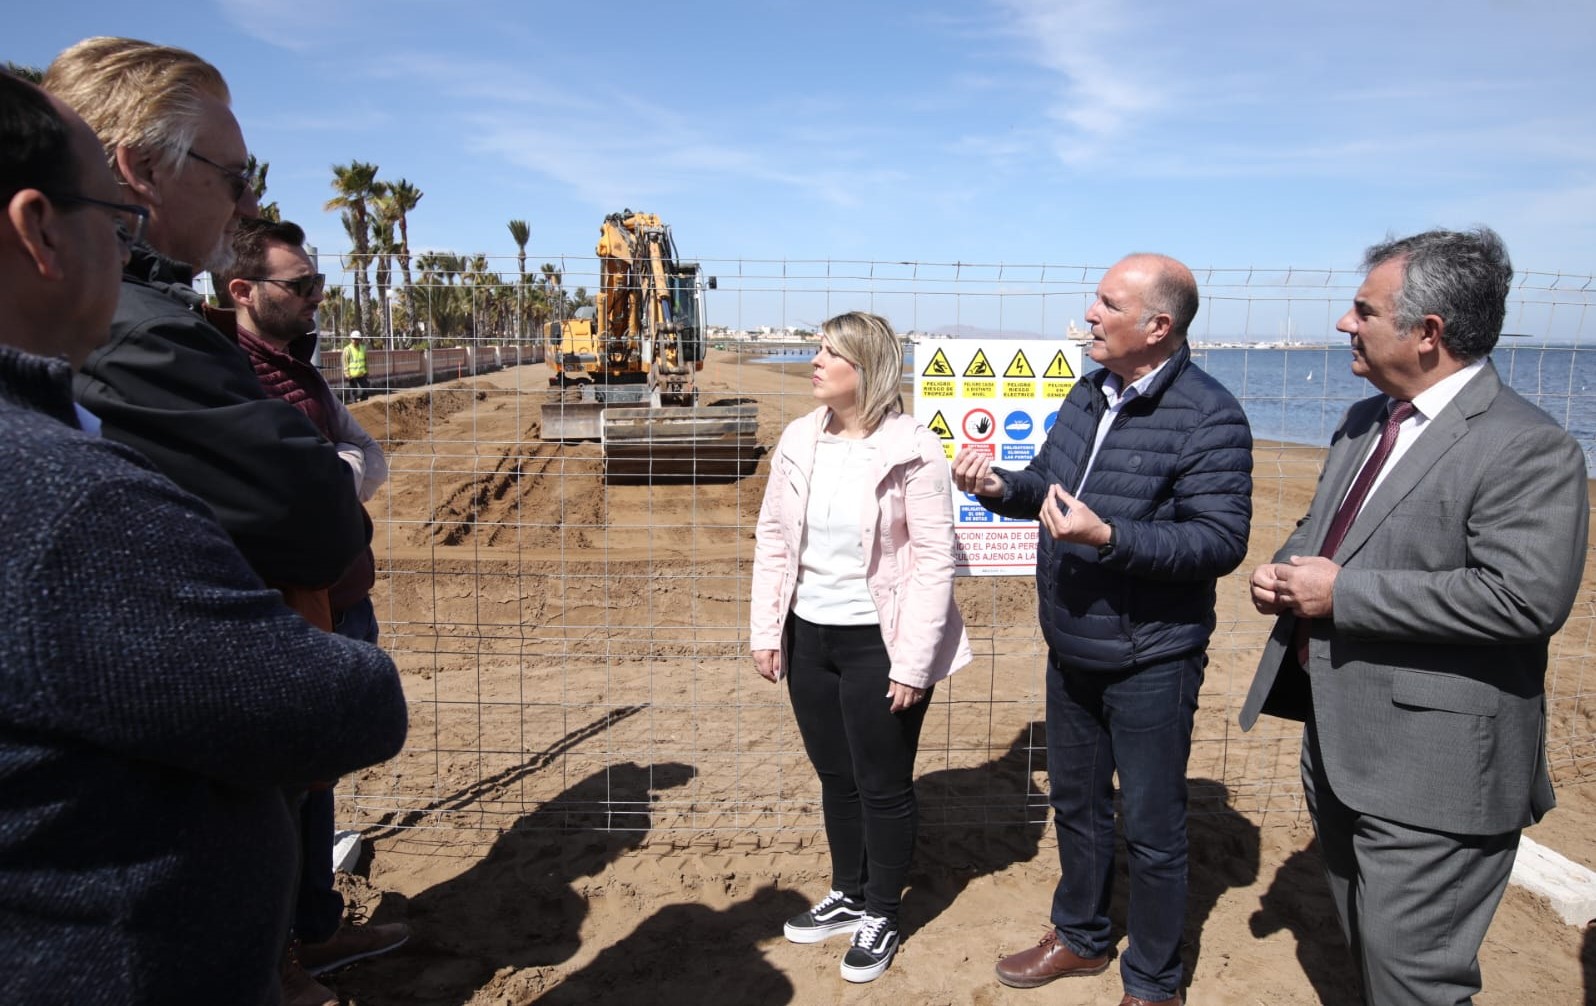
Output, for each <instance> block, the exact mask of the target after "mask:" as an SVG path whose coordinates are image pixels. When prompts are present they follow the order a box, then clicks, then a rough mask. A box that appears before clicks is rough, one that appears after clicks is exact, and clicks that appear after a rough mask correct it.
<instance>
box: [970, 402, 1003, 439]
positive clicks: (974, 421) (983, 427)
mask: <svg viewBox="0 0 1596 1006" xmlns="http://www.w3.org/2000/svg"><path fill="white" fill-rule="evenodd" d="M996 432H997V420H996V419H993V418H992V413H990V412H988V411H986V410H985V409H971V410H970V411H969V412H966V413H965V414H964V435H965V436H966V437H969V438H970V439H971V440H976V441H980V440H990V439H992V434H994V433H996Z"/></svg>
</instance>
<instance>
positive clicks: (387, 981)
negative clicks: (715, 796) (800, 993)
mask: <svg viewBox="0 0 1596 1006" xmlns="http://www.w3.org/2000/svg"><path fill="white" fill-rule="evenodd" d="M693 776H694V770H693V768H692V767H691V766H689V765H683V764H679V763H675V762H666V763H662V764H657V765H638V764H636V763H633V762H625V763H620V764H615V765H610V766H608V767H606V768H603V769H600V770H598V771H597V772H594V773H593V774H592V775H590V776H588V777H587V778H585V779H583V780H581V781H580V782H578V783H576V784H575V785H573V786H571V787H570V788H569V789H567V790H565V792H563V793H561V794H560V795H559V796H557V797H555V798H554V799H552V800H550V801H548V802H547V803H545V804H544V805H543V806H542V807H540V808H539V809H538V810H537V811H535V812H533V813H531V814H528V815H526V816H525V817H523V818H521V819H520V820H518V821H517V822H516V823H515V825H513V826H512V827H511V828H510V829H508V830H507V831H506V832H505V833H504V834H503V835H501V836H500V837H499V839H498V840H497V841H496V842H495V843H494V845H493V848H492V849H491V850H489V852H488V854H487V856H486V857H484V858H483V859H482V860H481V861H480V862H478V863H476V864H475V865H473V866H472V867H471V868H470V869H468V870H466V871H465V872H464V873H461V874H460V875H459V876H457V877H454V878H452V879H450V880H446V881H443V882H442V883H439V884H437V885H435V886H433V887H431V888H428V889H427V890H425V891H422V892H421V893H420V894H417V895H416V896H415V897H413V898H409V899H406V898H404V897H402V896H400V895H396V894H389V895H387V896H386V897H384V899H383V902H382V906H381V909H380V910H379V911H378V912H377V914H376V915H375V917H374V918H373V921H374V922H391V921H400V920H402V921H406V922H408V923H409V924H410V925H411V927H412V928H413V929H414V931H415V935H414V936H413V937H412V939H411V941H410V943H409V944H408V945H407V946H406V947H405V948H404V950H403V951H402V952H400V953H396V954H392V955H389V956H385V957H380V958H376V959H375V960H372V961H369V962H367V963H366V964H365V965H364V966H363V967H360V968H358V969H356V970H354V971H351V972H349V973H348V975H347V977H345V976H342V975H340V976H338V977H337V980H336V986H337V988H338V990H339V991H340V992H342V993H344V994H346V995H347V994H353V995H354V996H355V998H356V1001H358V1002H360V1003H362V1004H372V1006H376V1004H381V1003H405V1004H418V1006H421V1004H424V1006H458V1004H461V1003H465V1002H468V1001H470V1000H471V999H472V998H473V997H474V996H475V995H476V994H477V993H478V992H479V991H480V990H482V989H483V988H484V987H485V986H487V985H488V984H489V983H490V982H491V981H492V980H493V979H494V976H495V975H496V974H499V973H500V972H501V971H504V970H505V969H509V971H511V972H515V971H523V970H525V969H529V968H540V967H547V966H551V965H555V964H560V963H562V962H564V961H566V960H569V959H570V958H571V956H572V955H574V954H575V953H576V952H577V950H578V949H579V948H580V946H581V939H580V933H581V928H582V923H583V921H584V920H585V919H586V918H587V913H588V903H587V899H586V898H585V897H584V893H585V892H584V888H585V883H584V881H585V880H586V878H590V877H594V876H597V875H598V874H600V873H602V872H603V871H604V870H605V869H606V868H607V867H608V866H609V865H610V864H611V863H613V862H615V861H616V860H617V859H619V858H620V857H621V856H622V855H624V854H626V853H627V852H630V851H632V850H634V849H636V848H637V847H639V846H640V845H642V843H643V840H644V839H645V838H646V837H647V835H648V831H649V829H650V827H651V826H652V824H651V816H650V813H649V806H650V804H651V802H652V801H653V800H654V799H655V797H654V795H653V794H654V793H655V792H657V791H660V790H665V789H671V788H674V787H677V786H682V785H685V784H686V783H687V782H689V781H690V780H691V779H692V778H693ZM761 963H763V961H762V960H761Z"/></svg>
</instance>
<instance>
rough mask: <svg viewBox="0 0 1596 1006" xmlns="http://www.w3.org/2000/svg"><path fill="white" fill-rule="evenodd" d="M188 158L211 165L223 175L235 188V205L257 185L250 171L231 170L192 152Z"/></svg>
mask: <svg viewBox="0 0 1596 1006" xmlns="http://www.w3.org/2000/svg"><path fill="white" fill-rule="evenodd" d="M188 156H190V157H192V158H194V160H196V161H199V162H200V163H201V164H209V165H210V166H211V167H213V168H215V169H216V170H217V171H220V172H221V173H222V177H223V178H226V179H227V181H228V183H229V184H230V185H232V186H233V202H235V203H236V202H238V201H239V200H240V199H242V198H244V193H246V192H248V191H249V190H250V187H251V186H253V185H254V184H255V176H254V175H253V174H252V173H250V172H249V171H241V170H238V169H236V168H229V167H226V166H225V165H221V164H217V163H216V162H215V161H213V160H211V159H210V158H209V157H206V156H205V155H204V154H196V153H195V152H194V151H192V150H190V151H189V152H188Z"/></svg>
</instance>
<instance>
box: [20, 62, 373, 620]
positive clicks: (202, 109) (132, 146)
mask: <svg viewBox="0 0 1596 1006" xmlns="http://www.w3.org/2000/svg"><path fill="white" fill-rule="evenodd" d="M44 87H45V90H46V91H49V92H50V93H52V94H54V95H56V96H57V97H59V98H61V99H62V100H63V101H65V102H66V103H67V104H68V105H70V106H72V107H73V108H74V109H75V110H76V111H77V112H78V114H80V115H82V116H83V117H84V119H85V120H86V121H87V122H88V123H89V125H90V126H91V127H93V129H94V131H95V133H96V134H97V135H98V137H99V140H100V143H101V145H102V146H104V148H105V151H106V154H107V156H108V157H109V158H110V160H111V162H112V165H113V167H114V169H115V171H116V173H117V176H118V179H119V180H120V181H121V183H122V185H123V191H124V192H125V193H126V196H127V198H128V199H129V200H130V201H132V202H134V203H137V204H139V205H141V206H144V207H145V208H146V209H147V210H148V211H149V228H148V232H147V237H146V240H145V241H144V242H142V243H140V244H139V245H137V246H135V247H134V249H133V256H132V260H131V261H130V262H129V263H128V266H127V268H126V270H125V271H124V273H123V277H122V294H121V299H120V301H119V302H118V304H117V310H116V316H115V317H114V318H113V319H112V323H111V337H110V340H109V342H107V344H106V345H105V347H104V348H102V349H100V350H99V351H97V352H95V353H94V354H93V355H92V356H90V358H89V359H88V361H87V362H85V364H84V365H83V367H82V368H81V369H80V371H79V373H78V376H77V380H76V382H75V387H76V394H77V398H78V401H79V402H81V403H82V404H83V405H84V407H86V408H87V409H89V411H91V412H93V413H94V414H95V415H97V416H99V418H100V421H101V422H102V423H103V424H104V433H105V435H106V436H108V437H110V438H111V439H113V440H118V441H121V442H122V443H125V444H128V445H130V446H132V447H136V448H138V450H139V451H140V452H141V453H142V454H144V455H145V456H146V457H148V458H149V459H150V460H151V461H153V462H154V463H155V466H156V467H157V468H159V469H160V470H161V471H162V472H164V473H165V474H166V475H167V476H168V477H169V478H171V479H172V481H174V482H176V483H177V484H178V485H179V486H182V487H183V488H184V489H186V490H188V491H189V492H191V493H193V494H194V495H196V496H198V497H199V498H200V499H202V500H204V501H205V502H206V504H208V505H209V506H210V508H211V510H212V511H214V512H215V514H216V518H217V520H219V521H220V522H221V524H222V526H223V527H225V528H226V529H227V531H228V533H229V534H231V535H232V536H233V540H234V541H235V542H236V543H237V544H238V547H239V550H240V551H241V552H243V553H244V556H245V558H247V559H248V560H249V561H250V565H252V566H254V567H255V571H256V572H258V573H259V574H260V575H261V577H262V578H263V579H264V580H266V582H267V583H269V584H271V585H272V586H275V587H279V588H280V589H283V591H284V595H285V596H286V597H288V598H289V601H290V603H291V604H294V605H295V606H296V607H298V608H300V610H301V611H302V612H304V613H306V614H307V615H309V616H310V617H312V619H313V620H316V621H318V622H320V623H323V627H330V619H329V617H328V615H327V602H326V598H325V596H317V595H316V594H315V592H314V589H315V588H325V587H326V586H327V585H328V584H331V583H333V582H334V581H336V580H337V579H338V578H339V577H340V576H342V575H343V573H344V571H345V570H346V569H348V568H349V565H350V564H351V563H352V562H354V561H355V559H356V558H358V557H359V556H360V555H361V554H362V552H363V551H364V549H365V547H366V545H367V543H368V542H369V540H370V529H369V528H368V526H367V524H366V522H365V519H364V517H363V516H362V514H361V509H360V500H359V499H358V498H357V497H356V495H355V493H354V491H353V490H352V488H351V486H350V479H349V470H348V468H347V467H346V466H345V465H344V463H343V461H341V460H340V459H339V457H338V452H337V450H336V449H335V448H334V446H333V445H332V444H330V443H328V442H327V440H326V439H325V438H323V437H322V436H321V435H320V434H319V433H318V432H317V431H316V428H315V426H314V425H313V424H312V423H311V422H310V420H308V419H306V418H305V416H304V415H302V414H301V413H300V412H298V411H297V410H296V409H294V408H293V407H292V406H290V405H288V404H287V403H286V402H282V401H278V400H276V399H273V398H271V397H270V396H268V395H267V394H266V393H265V391H263V390H262V389H261V386H260V382H259V381H258V380H257V379H256V378H255V373H254V370H253V369H252V368H251V366H250V363H249V359H248V358H247V357H246V356H245V355H244V353H243V352H242V351H241V350H240V349H239V348H238V345H237V340H236V338H235V334H234V330H233V320H232V313H231V312H227V311H215V310H213V309H212V308H210V307H209V306H208V305H207V304H205V302H204V301H203V299H202V298H201V297H200V296H199V295H198V294H197V293H195V292H194V290H193V288H192V286H191V283H192V282H193V278H194V273H195V272H196V271H197V270H201V269H209V270H212V271H213V272H214V271H218V270H221V269H223V268H225V267H226V265H227V264H228V262H229V260H230V259H231V255H232V246H231V240H232V233H233V229H234V228H235V227H236V226H237V223H238V221H239V220H240V219H241V218H243V217H245V216H253V215H254V214H255V211H256V209H257V206H256V201H255V193H254V189H253V187H252V184H251V183H252V179H251V178H250V177H249V176H248V175H247V174H246V164H247V162H248V150H247V149H246V147H245V146H244V137H243V134H242V133H241V132H240V130H239V127H238V122H237V120H236V119H234V117H233V113H232V112H231V111H230V110H229V108H228V101H229V96H228V90H227V84H226V82H225V81H224V80H223V79H222V76H221V74H220V73H219V72H218V71H217V70H216V68H215V67H214V66H211V64H209V63H207V62H205V61H204V60H202V59H200V58H199V57H198V56H195V55H194V54H193V53H190V52H186V51H184V50H182V49H174V48H170V47H166V46H157V45H152V44H150V43H148V42H140V41H136V40H134V39H124V38H91V39H87V40H85V41H83V42H79V43H78V44H77V45H74V46H72V47H71V48H69V49H67V50H66V51H65V52H63V53H62V54H61V55H60V56H58V57H56V59H55V61H54V62H53V63H51V64H50V67H49V69H48V70H47V71H46V73H45V77H44ZM307 588H308V590H307Z"/></svg>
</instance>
